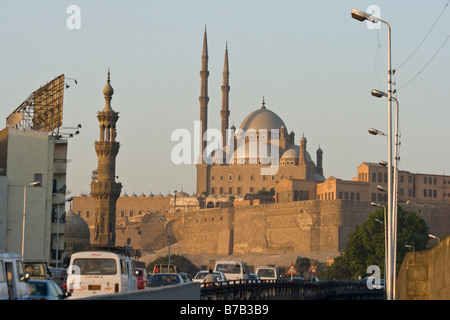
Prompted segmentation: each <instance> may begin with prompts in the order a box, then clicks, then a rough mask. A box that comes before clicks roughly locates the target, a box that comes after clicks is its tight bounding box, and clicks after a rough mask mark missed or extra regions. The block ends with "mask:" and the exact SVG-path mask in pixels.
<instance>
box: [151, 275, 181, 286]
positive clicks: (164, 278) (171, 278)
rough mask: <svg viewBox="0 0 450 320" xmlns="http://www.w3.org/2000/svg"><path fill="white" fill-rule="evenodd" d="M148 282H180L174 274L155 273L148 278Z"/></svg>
mask: <svg viewBox="0 0 450 320" xmlns="http://www.w3.org/2000/svg"><path fill="white" fill-rule="evenodd" d="M149 282H150V283H161V284H178V283H180V278H179V277H178V276H177V275H175V274H173V275H172V274H156V275H153V276H152V277H151V278H150V281H149Z"/></svg>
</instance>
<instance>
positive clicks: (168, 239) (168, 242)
mask: <svg viewBox="0 0 450 320" xmlns="http://www.w3.org/2000/svg"><path fill="white" fill-rule="evenodd" d="M160 219H161V220H162V221H164V222H166V221H167V219H166V217H160ZM167 244H168V247H169V264H170V221H167Z"/></svg>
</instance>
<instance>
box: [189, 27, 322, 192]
mask: <svg viewBox="0 0 450 320" xmlns="http://www.w3.org/2000/svg"><path fill="white" fill-rule="evenodd" d="M229 75H230V72H229V64H228V48H226V49H225V59H224V67H223V85H222V87H221V88H222V109H221V111H220V117H221V134H222V146H221V147H220V148H218V149H216V150H214V151H213V152H212V153H210V154H208V155H207V156H202V157H201V158H202V159H201V163H198V164H197V194H204V195H230V196H237V195H244V194H254V193H258V192H261V191H270V190H271V189H272V190H275V187H276V184H277V182H278V181H281V180H282V179H283V178H284V177H286V178H288V179H301V180H305V181H315V182H323V181H324V180H325V178H324V176H323V168H322V163H323V158H322V157H323V151H322V150H321V149H320V147H319V148H318V149H317V151H316V163H314V161H313V159H312V157H311V155H310V154H309V152H308V151H307V140H306V138H305V137H304V136H302V137H301V138H300V139H299V141H298V144H296V141H295V133H294V132H293V131H291V132H290V133H288V131H287V129H286V125H285V123H284V121H283V120H282V119H281V118H280V117H279V116H278V115H277V114H276V113H275V112H273V111H271V110H269V109H268V108H267V107H266V103H265V101H264V98H263V101H262V105H261V107H260V108H258V109H257V110H255V111H253V112H251V113H250V114H249V115H248V116H247V117H245V119H244V120H243V121H242V123H241V125H240V126H239V128H238V129H236V127H235V126H234V125H233V126H232V127H231V128H229V127H228V125H229V116H230V110H229V92H230V85H229ZM208 76H209V70H208V44H207V34H206V30H205V32H204V38H203V53H202V70H201V71H200V77H201V90H200V92H201V96H200V97H199V101H200V120H201V122H202V132H201V136H202V137H204V136H205V134H207V130H208V125H207V123H208V119H207V116H208V101H209V97H208ZM204 140H206V139H203V141H202V144H201V145H202V147H203V148H202V154H204V153H205V152H204V151H205V149H206V141H204ZM198 162H200V161H198ZM314 185H315V184H314V183H313V184H308V183H307V184H305V190H304V192H302V195H303V196H302V199H299V200H309V199H310V197H309V195H310V194H312V192H310V190H308V189H309V188H311V187H313V186H314ZM314 188H315V186H314ZM314 193H315V192H314Z"/></svg>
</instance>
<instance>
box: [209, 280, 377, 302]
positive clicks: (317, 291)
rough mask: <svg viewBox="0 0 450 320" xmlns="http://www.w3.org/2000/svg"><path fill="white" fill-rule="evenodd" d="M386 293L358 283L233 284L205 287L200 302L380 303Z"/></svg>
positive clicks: (211, 284) (213, 284)
mask: <svg viewBox="0 0 450 320" xmlns="http://www.w3.org/2000/svg"><path fill="white" fill-rule="evenodd" d="M383 297H384V290H383V289H369V288H368V287H367V285H366V283H362V282H357V281H334V280H333V281H319V282H308V281H287V280H276V281H274V280H230V281H226V282H215V283H205V284H202V287H201V295H200V299H201V300H327V299H330V300H334V299H342V300H369V299H370V300H381V299H383Z"/></svg>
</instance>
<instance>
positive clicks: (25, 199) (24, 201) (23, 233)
mask: <svg viewBox="0 0 450 320" xmlns="http://www.w3.org/2000/svg"><path fill="white" fill-rule="evenodd" d="M40 185H41V183H40V182H39V181H35V182H31V183H28V184H26V185H25V187H24V188H23V213H22V261H23V256H24V253H25V217H26V206H27V187H37V186H40Z"/></svg>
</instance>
